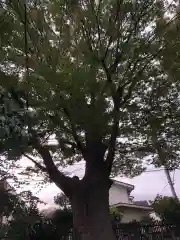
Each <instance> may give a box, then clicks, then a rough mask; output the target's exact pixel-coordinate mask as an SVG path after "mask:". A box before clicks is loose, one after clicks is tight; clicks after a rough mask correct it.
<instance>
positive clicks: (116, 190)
mask: <svg viewBox="0 0 180 240" xmlns="http://www.w3.org/2000/svg"><path fill="white" fill-rule="evenodd" d="M119 202H121V203H129V196H128V192H127V188H126V187H123V186H119V185H117V184H113V185H112V186H111V188H110V190H109V204H110V205H113V204H116V203H119Z"/></svg>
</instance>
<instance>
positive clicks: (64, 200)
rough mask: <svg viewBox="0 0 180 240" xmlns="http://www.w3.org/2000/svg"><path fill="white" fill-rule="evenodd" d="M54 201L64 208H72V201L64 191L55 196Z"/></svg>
mask: <svg viewBox="0 0 180 240" xmlns="http://www.w3.org/2000/svg"><path fill="white" fill-rule="evenodd" d="M54 203H55V204H57V205H58V206H59V207H60V208H62V209H65V210H70V209H71V203H70V201H69V199H68V197H67V196H66V195H65V194H63V193H59V194H58V195H57V196H55V197H54Z"/></svg>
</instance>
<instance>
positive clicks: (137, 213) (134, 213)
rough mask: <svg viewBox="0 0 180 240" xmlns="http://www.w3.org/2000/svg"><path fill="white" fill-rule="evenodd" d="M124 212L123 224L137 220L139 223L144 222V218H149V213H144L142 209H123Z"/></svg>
mask: <svg viewBox="0 0 180 240" xmlns="http://www.w3.org/2000/svg"><path fill="white" fill-rule="evenodd" d="M121 211H122V212H123V215H122V219H121V222H122V223H128V222H132V221H134V220H136V221H137V222H139V221H142V220H143V218H144V217H147V216H149V212H148V211H145V210H144V211H143V210H141V209H133V208H122V209H121Z"/></svg>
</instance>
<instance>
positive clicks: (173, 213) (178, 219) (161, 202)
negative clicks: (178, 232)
mask: <svg viewBox="0 0 180 240" xmlns="http://www.w3.org/2000/svg"><path fill="white" fill-rule="evenodd" d="M151 204H152V207H153V209H154V211H155V213H156V214H157V215H158V216H159V217H160V219H161V220H162V221H164V222H166V223H169V224H174V225H176V226H178V227H179V224H180V202H179V201H178V200H176V199H174V198H172V197H167V196H161V195H157V197H156V198H155V199H154V201H152V203H151Z"/></svg>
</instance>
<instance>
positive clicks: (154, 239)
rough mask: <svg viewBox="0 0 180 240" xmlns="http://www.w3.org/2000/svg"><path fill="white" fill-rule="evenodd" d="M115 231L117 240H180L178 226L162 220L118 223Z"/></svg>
mask: <svg viewBox="0 0 180 240" xmlns="http://www.w3.org/2000/svg"><path fill="white" fill-rule="evenodd" d="M114 231H115V234H116V238H117V240H171V239H172V240H180V230H179V229H178V227H177V226H174V225H172V224H165V223H161V222H154V223H151V224H141V223H129V224H116V226H114Z"/></svg>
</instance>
